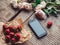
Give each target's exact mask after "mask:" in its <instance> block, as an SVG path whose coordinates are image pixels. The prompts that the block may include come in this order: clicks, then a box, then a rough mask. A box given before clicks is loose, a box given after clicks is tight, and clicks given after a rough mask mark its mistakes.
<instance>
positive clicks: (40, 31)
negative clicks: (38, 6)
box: [28, 19, 47, 38]
mask: <svg viewBox="0 0 60 45" xmlns="http://www.w3.org/2000/svg"><path fill="white" fill-rule="evenodd" d="M28 24H29V26H30V27H31V29H32V31H33V32H34V33H35V35H36V36H37V38H42V37H44V36H45V35H47V31H46V30H45V29H44V28H43V27H42V25H41V23H40V22H39V21H38V20H37V19H33V20H30V21H29V22H28Z"/></svg>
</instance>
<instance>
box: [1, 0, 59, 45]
mask: <svg viewBox="0 0 60 45" xmlns="http://www.w3.org/2000/svg"><path fill="white" fill-rule="evenodd" d="M9 2H10V0H0V16H1V17H3V18H5V19H7V20H8V19H9V18H10V17H11V16H12V15H14V14H15V13H16V12H15V11H14V10H12V9H11V7H10V5H9V4H10V3H9ZM31 13H32V12H25V11H22V12H21V13H20V14H19V15H18V16H17V17H16V18H15V19H19V18H22V20H23V21H24V20H26V19H27V18H28V17H29V16H30V15H31ZM6 16H7V17H6ZM34 18H35V15H34V14H33V15H32V16H31V17H30V19H28V20H27V21H26V22H25V23H24V25H25V28H26V29H27V30H30V31H31V33H32V38H31V39H30V40H29V41H27V42H25V43H24V44H18V45H60V14H59V15H58V17H57V18H56V17H54V16H50V17H49V18H47V19H46V20H43V21H40V20H39V22H40V23H41V24H42V26H43V27H44V28H45V29H46V31H47V33H48V34H47V36H45V37H43V38H42V39H37V38H36V36H35V35H34V33H33V32H32V30H31V29H30V28H29V26H28V21H29V20H32V19H34ZM0 21H4V19H1V18H0ZM48 21H52V22H53V26H52V27H51V28H50V29H48V28H47V27H46V25H47V22H48Z"/></svg>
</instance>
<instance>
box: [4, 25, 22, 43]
mask: <svg viewBox="0 0 60 45" xmlns="http://www.w3.org/2000/svg"><path fill="white" fill-rule="evenodd" d="M21 30H22V26H21V25H19V26H8V27H7V26H6V25H3V33H4V35H5V40H6V43H15V42H17V41H19V40H20V37H21V35H20V31H21Z"/></svg>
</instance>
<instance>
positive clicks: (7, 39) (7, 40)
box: [6, 35, 11, 43]
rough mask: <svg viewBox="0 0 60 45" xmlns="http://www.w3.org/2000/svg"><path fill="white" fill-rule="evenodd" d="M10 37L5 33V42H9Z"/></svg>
mask: <svg viewBox="0 0 60 45" xmlns="http://www.w3.org/2000/svg"><path fill="white" fill-rule="evenodd" d="M10 39H11V37H10V35H6V43H9V42H10Z"/></svg>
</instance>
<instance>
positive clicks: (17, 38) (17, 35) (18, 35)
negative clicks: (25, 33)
mask: <svg viewBox="0 0 60 45" xmlns="http://www.w3.org/2000/svg"><path fill="white" fill-rule="evenodd" d="M15 36H16V41H18V40H19V39H20V33H16V35H15Z"/></svg>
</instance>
